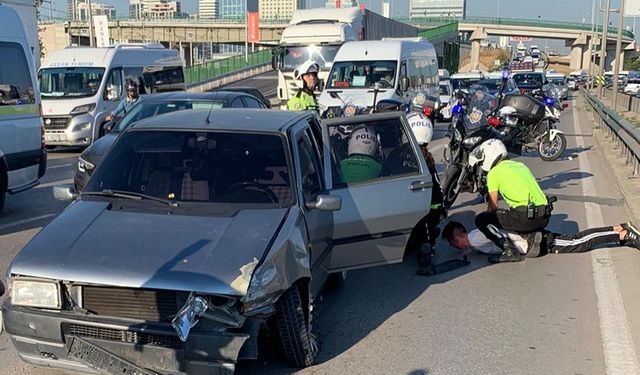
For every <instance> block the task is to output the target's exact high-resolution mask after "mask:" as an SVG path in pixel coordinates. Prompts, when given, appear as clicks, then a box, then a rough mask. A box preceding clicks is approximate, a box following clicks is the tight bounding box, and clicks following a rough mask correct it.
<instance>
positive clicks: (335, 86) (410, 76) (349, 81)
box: [318, 38, 439, 113]
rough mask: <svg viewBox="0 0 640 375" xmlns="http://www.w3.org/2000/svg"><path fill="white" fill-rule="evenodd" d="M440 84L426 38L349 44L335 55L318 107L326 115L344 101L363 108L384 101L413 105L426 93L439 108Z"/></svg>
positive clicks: (388, 39) (434, 55)
mask: <svg viewBox="0 0 640 375" xmlns="http://www.w3.org/2000/svg"><path fill="white" fill-rule="evenodd" d="M438 81H439V80H438V57H437V55H436V51H435V49H434V48H433V46H432V45H431V43H429V42H427V41H426V39H422V38H385V39H383V40H377V41H359V42H347V43H345V44H343V45H342V47H340V50H339V51H338V53H337V54H336V57H335V59H334V61H333V66H332V67H331V72H330V73H329V78H328V79H327V83H326V86H325V89H324V90H323V91H322V94H320V99H319V101H318V104H319V106H320V112H321V113H324V112H325V111H327V110H329V111H331V110H333V109H335V108H340V107H341V106H342V105H343V102H345V103H346V102H351V103H353V104H354V105H356V106H358V107H363V108H370V107H372V106H374V105H375V104H376V103H377V102H378V101H380V100H383V99H397V100H401V101H404V102H405V103H410V102H411V100H412V99H413V97H414V96H415V95H416V94H418V93H423V94H425V96H426V97H427V100H428V102H431V103H432V104H433V106H434V109H437V103H438ZM376 85H377V86H378V87H379V90H378V92H377V94H376V93H375V90H374V88H375V87H376ZM374 95H375V96H376V100H375V103H374Z"/></svg>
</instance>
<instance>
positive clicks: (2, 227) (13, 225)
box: [0, 214, 56, 231]
mask: <svg viewBox="0 0 640 375" xmlns="http://www.w3.org/2000/svg"><path fill="white" fill-rule="evenodd" d="M52 216H56V214H46V215H41V216H36V217H32V218H29V219H23V220H18V221H14V222H12V223H7V224H2V225H0V231H3V230H5V229H8V228H12V227H17V226H19V225H23V224H28V223H31V222H33V221H38V220H42V219H47V218H50V217H52Z"/></svg>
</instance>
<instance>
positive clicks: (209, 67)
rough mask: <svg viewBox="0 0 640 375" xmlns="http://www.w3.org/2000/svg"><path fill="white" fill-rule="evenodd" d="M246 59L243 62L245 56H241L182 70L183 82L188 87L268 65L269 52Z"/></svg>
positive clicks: (257, 52)
mask: <svg viewBox="0 0 640 375" xmlns="http://www.w3.org/2000/svg"><path fill="white" fill-rule="evenodd" d="M248 57H249V59H248V62H247V61H245V56H244V54H242V55H237V56H232V57H227V58H225V59H220V60H214V61H209V62H206V63H204V64H198V65H193V66H190V67H187V68H184V78H185V81H186V82H187V84H188V85H189V84H193V83H197V82H204V81H209V80H212V79H214V78H217V77H220V76H222V75H225V74H232V73H236V72H239V71H241V70H244V69H248V68H252V67H256V66H260V65H266V64H270V63H271V50H269V49H267V50H262V51H256V52H253V53H250V54H249V56H248Z"/></svg>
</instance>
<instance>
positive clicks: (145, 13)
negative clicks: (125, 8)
mask: <svg viewBox="0 0 640 375" xmlns="http://www.w3.org/2000/svg"><path fill="white" fill-rule="evenodd" d="M183 17H185V14H183V13H182V11H181V6H180V2H179V1H168V0H159V1H158V0H130V3H129V18H132V19H142V18H144V19H167V18H183Z"/></svg>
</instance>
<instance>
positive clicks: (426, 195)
mask: <svg viewBox="0 0 640 375" xmlns="http://www.w3.org/2000/svg"><path fill="white" fill-rule="evenodd" d="M323 141H324V149H325V152H323V157H324V170H325V174H326V176H325V178H326V180H327V181H328V187H329V190H330V194H331V195H335V196H340V197H341V198H342V209H341V210H339V211H335V212H334V213H333V214H334V231H333V233H334V235H333V250H332V251H331V254H330V255H329V260H328V261H326V262H324V264H325V265H326V267H328V270H329V272H337V271H343V270H349V269H356V268H364V267H371V266H377V265H383V264H391V263H397V262H401V261H402V258H403V255H404V250H405V246H406V243H407V240H408V238H409V234H410V233H411V230H412V229H413V227H414V226H415V225H416V223H417V222H418V221H419V220H420V219H421V218H422V217H423V216H425V215H426V214H427V213H428V211H429V207H430V203H431V187H432V186H433V183H432V180H431V175H430V173H429V171H428V169H427V165H426V161H425V159H424V157H423V156H422V153H421V151H420V149H419V147H418V145H417V142H416V140H415V138H414V137H413V134H411V130H410V128H409V123H408V122H407V119H406V118H405V116H404V114H403V113H401V112H392V113H381V114H374V115H362V116H354V117H343V118H336V119H330V120H326V121H324V122H323Z"/></svg>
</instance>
